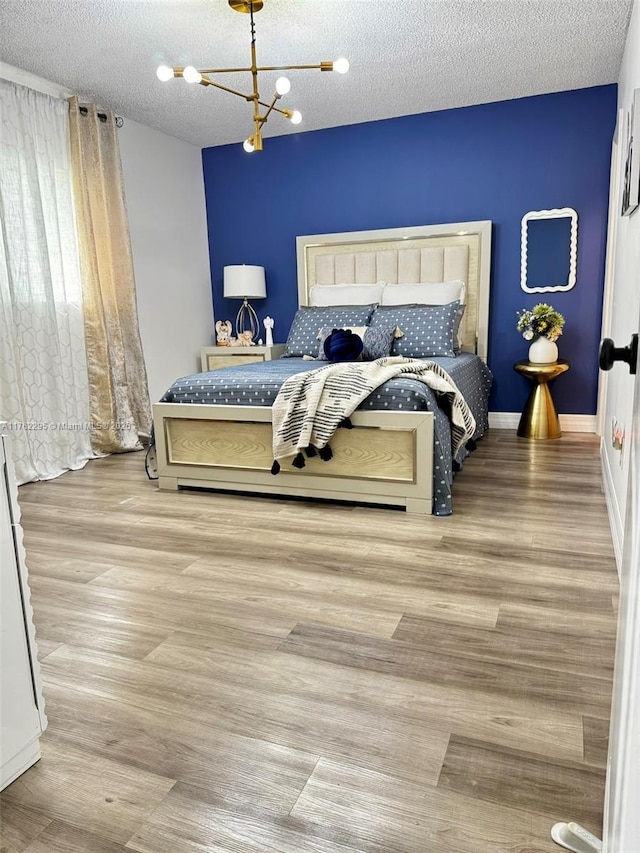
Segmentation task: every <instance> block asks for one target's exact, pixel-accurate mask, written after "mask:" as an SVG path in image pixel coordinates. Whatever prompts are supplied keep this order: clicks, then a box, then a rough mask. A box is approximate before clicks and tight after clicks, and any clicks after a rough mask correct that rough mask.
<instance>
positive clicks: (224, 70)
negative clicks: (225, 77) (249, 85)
mask: <svg viewBox="0 0 640 853" xmlns="http://www.w3.org/2000/svg"><path fill="white" fill-rule="evenodd" d="M198 70H199V71H200V73H201V74H237V73H238V72H240V71H251V67H250V66H247V67H246V68H199V69H198ZM261 70H262V69H260V68H259V69H258V71H261Z"/></svg>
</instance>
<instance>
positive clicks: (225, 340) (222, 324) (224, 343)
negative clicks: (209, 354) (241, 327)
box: [216, 320, 232, 347]
mask: <svg viewBox="0 0 640 853" xmlns="http://www.w3.org/2000/svg"><path fill="white" fill-rule="evenodd" d="M231 329H232V326H231V320H218V322H217V323H216V345H217V346H219V347H228V346H229V344H230V342H231Z"/></svg>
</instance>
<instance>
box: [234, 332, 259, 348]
mask: <svg viewBox="0 0 640 853" xmlns="http://www.w3.org/2000/svg"><path fill="white" fill-rule="evenodd" d="M229 346H232V347H252V346H254V343H253V335H252V333H251V332H240V334H239V336H238V337H237V338H230V340H229Z"/></svg>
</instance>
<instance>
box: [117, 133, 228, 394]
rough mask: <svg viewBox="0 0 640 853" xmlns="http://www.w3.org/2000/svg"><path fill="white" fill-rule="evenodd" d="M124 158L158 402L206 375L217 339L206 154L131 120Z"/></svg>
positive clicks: (143, 322) (146, 345)
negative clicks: (174, 386)
mask: <svg viewBox="0 0 640 853" xmlns="http://www.w3.org/2000/svg"><path fill="white" fill-rule="evenodd" d="M119 140H120V154H121V157H122V170H123V173H124V183H125V195H126V200H127V210H128V213H129V227H130V230H131V247H132V250H133V265H134V270H135V277H136V288H137V297H138V311H139V318H140V334H141V336H142V347H143V350H144V355H145V361H146V364H147V374H148V377H149V392H150V394H151V400H152V401H156V400H158V399H159V398H160V397H161V396H162V394H163V393H164V392H165V391H166V389H167V388H168V387H169V385H171V383H172V382H173V381H174V379H177V378H178V377H179V376H185V375H186V374H189V373H195V372H196V371H197V370H199V369H200V347H201V346H206V345H210V344H211V342H212V335H213V310H212V305H211V278H210V273H209V244H208V238H207V222H206V212H205V198H204V181H203V177H202V158H201V153H200V149H199V148H195V147H194V146H193V145H190V144H189V143H188V142H182V141H181V140H179V139H175V138H174V137H173V136H167V134H165V133H160V131H157V130H152V129H151V128H149V127H146V126H145V125H142V124H138V123H137V122H135V121H132V120H131V119H127V118H125V122H124V127H122V128H121V129H120V131H119Z"/></svg>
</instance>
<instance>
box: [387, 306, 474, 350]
mask: <svg viewBox="0 0 640 853" xmlns="http://www.w3.org/2000/svg"><path fill="white" fill-rule="evenodd" d="M459 308H460V303H459V302H450V303H449V304H448V305H390V306H388V307H387V306H379V307H378V308H376V310H375V311H374V312H373V317H372V318H371V326H372V327H373V328H378V327H380V326H383V327H385V328H386V327H388V326H390V325H394V326H399V327H400V328H401V329H402V331H403V333H404V334H403V336H402V337H401V338H398V339H397V340H395V341H394V343H393V351H392V355H404V356H405V357H406V358H433V357H434V356H438V355H441V356H454V355H455V349H456V346H457V341H456V329H457V325H456V324H458V325H459V323H460V319H459Z"/></svg>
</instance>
